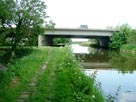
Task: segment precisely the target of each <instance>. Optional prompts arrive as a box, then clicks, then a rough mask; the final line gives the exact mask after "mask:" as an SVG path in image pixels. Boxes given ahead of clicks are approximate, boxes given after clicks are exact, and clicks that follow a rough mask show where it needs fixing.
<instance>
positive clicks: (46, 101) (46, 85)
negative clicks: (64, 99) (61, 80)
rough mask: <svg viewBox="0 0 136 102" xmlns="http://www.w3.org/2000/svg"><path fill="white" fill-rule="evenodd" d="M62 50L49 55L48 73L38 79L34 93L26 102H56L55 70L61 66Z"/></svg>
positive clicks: (54, 49)
mask: <svg viewBox="0 0 136 102" xmlns="http://www.w3.org/2000/svg"><path fill="white" fill-rule="evenodd" d="M60 50H62V49H61V48H53V50H51V52H50V54H49V58H48V63H47V64H46V67H47V68H46V71H44V72H42V75H41V76H40V77H38V80H37V81H36V85H35V86H34V88H32V89H33V90H32V93H31V94H30V96H29V97H28V98H26V100H25V101H26V102H54V93H55V92H54V84H55V83H54V82H55V78H56V76H55V70H56V67H57V66H58V64H59V59H58V58H59V57H61V56H62V55H61V53H60Z"/></svg>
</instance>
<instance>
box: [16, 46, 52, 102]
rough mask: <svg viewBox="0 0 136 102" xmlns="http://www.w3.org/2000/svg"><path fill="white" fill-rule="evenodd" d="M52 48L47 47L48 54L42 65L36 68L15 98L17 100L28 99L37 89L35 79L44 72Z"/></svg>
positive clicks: (23, 101) (23, 100) (24, 100)
mask: <svg viewBox="0 0 136 102" xmlns="http://www.w3.org/2000/svg"><path fill="white" fill-rule="evenodd" d="M52 50H53V49H52V48H50V49H48V54H47V56H45V57H46V60H45V61H44V63H43V65H42V66H41V67H40V68H39V69H37V71H36V73H35V76H33V78H32V79H31V81H30V83H28V84H27V87H26V89H25V90H24V91H23V92H22V93H21V94H20V96H19V97H18V99H17V102H26V99H28V98H29V97H30V96H31V95H32V94H33V93H35V92H36V91H37V85H36V84H37V81H38V80H39V79H40V77H42V75H43V73H44V72H45V69H46V67H47V64H48V63H49V61H50V58H51V57H50V56H51V54H52Z"/></svg>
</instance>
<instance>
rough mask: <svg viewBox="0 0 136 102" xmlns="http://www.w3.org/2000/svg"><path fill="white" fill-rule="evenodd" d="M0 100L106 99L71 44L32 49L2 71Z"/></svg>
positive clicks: (59, 101)
mask: <svg viewBox="0 0 136 102" xmlns="http://www.w3.org/2000/svg"><path fill="white" fill-rule="evenodd" d="M0 77H1V78H0V79H2V80H1V81H0V88H1V90H0V102H16V101H17V102H21V101H25V102H104V99H103V97H102V93H101V89H100V86H99V85H98V84H96V83H95V75H94V76H91V77H88V76H86V75H85V74H84V72H82V70H81V69H80V65H79V63H78V62H77V60H75V58H74V56H73V55H72V53H71V51H70V49H69V48H39V49H32V51H31V53H30V54H28V55H27V56H24V57H21V58H19V59H16V60H14V61H13V62H12V63H10V64H9V65H8V69H7V70H5V71H1V72H0Z"/></svg>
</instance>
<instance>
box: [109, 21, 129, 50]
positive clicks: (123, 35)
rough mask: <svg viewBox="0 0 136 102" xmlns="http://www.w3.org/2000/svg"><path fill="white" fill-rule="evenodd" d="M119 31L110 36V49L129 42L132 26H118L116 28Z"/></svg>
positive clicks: (118, 47)
mask: <svg viewBox="0 0 136 102" xmlns="http://www.w3.org/2000/svg"><path fill="white" fill-rule="evenodd" d="M116 30H118V32H114V34H113V35H112V36H111V37H110V43H109V48H110V49H115V50H117V49H120V47H121V46H122V45H123V44H126V43H127V38H128V35H129V34H130V33H131V28H130V27H129V26H128V25H126V24H125V25H122V26H118V27H117V28H116Z"/></svg>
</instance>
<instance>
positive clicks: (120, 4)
mask: <svg viewBox="0 0 136 102" xmlns="http://www.w3.org/2000/svg"><path fill="white" fill-rule="evenodd" d="M44 1H45V3H46V5H47V10H46V12H47V14H48V15H49V16H50V19H52V20H53V21H54V22H55V23H56V27H61V28H78V27H80V25H88V28H101V29H104V28H106V27H107V26H113V27H115V26H117V25H121V24H126V23H127V24H129V25H130V26H132V27H136V6H135V5H136V0H44Z"/></svg>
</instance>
